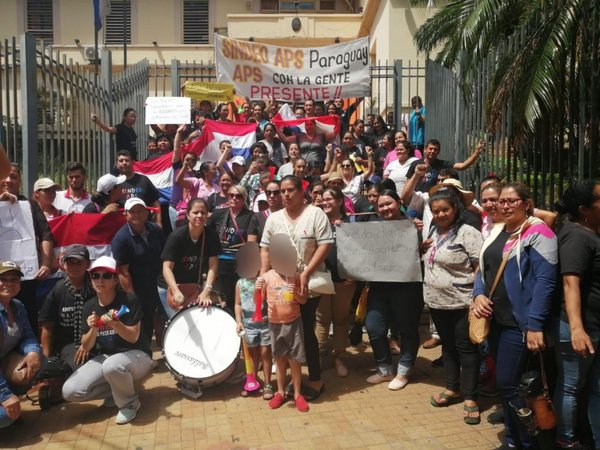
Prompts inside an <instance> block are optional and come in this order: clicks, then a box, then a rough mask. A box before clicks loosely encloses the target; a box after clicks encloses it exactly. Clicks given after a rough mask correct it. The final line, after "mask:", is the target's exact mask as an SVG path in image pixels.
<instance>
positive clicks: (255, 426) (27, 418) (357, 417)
mask: <svg viewBox="0 0 600 450" xmlns="http://www.w3.org/2000/svg"><path fill="white" fill-rule="evenodd" d="M423 333H425V328H423ZM422 337H423V338H426V336H425V335H423V336H422ZM365 339H366V336H365ZM440 352H441V350H440V348H439V347H438V348H436V349H433V350H424V349H422V348H421V349H420V350H419V356H418V360H417V364H416V368H415V371H414V372H413V375H412V377H411V382H410V383H409V384H408V386H407V387H406V388H405V389H403V390H401V391H397V392H393V391H390V390H388V389H387V383H382V384H380V385H376V386H371V385H368V384H367V383H366V381H365V379H366V378H367V377H368V376H369V375H370V374H371V373H372V372H370V371H369V369H370V368H371V367H372V365H373V359H372V354H371V350H370V348H369V347H366V348H363V349H361V350H355V349H350V354H349V356H348V358H347V361H348V367H349V369H350V374H349V375H348V377H346V378H339V377H337V376H336V374H335V370H334V369H333V365H332V361H331V360H330V359H326V360H325V361H324V363H323V379H324V381H325V386H326V389H325V392H324V394H323V395H322V396H321V398H320V399H318V400H317V402H315V403H311V405H310V411H309V412H308V413H300V412H297V411H296V409H295V407H294V406H293V402H291V403H287V404H285V405H284V406H283V407H282V408H280V409H279V410H275V411H273V410H270V409H269V408H268V406H267V404H266V402H265V401H264V400H262V398H252V397H251V398H241V397H240V396H239V391H240V385H239V384H221V385H219V386H217V387H214V388H211V389H206V390H205V391H204V395H203V396H202V397H201V398H200V399H199V400H190V399H187V398H184V397H182V395H181V394H180V393H179V391H178V390H177V389H176V388H175V381H174V380H173V378H172V377H171V375H170V373H169V372H168V370H167V369H166V368H165V366H164V364H161V365H160V367H159V369H157V370H156V371H154V372H152V374H151V375H150V376H149V377H148V378H147V379H146V380H144V382H143V388H142V389H141V401H142V408H141V409H140V412H139V413H138V416H137V418H136V419H135V420H134V421H133V422H132V423H130V424H127V425H121V426H119V425H116V424H115V423H114V418H115V414H116V409H114V408H113V409H106V408H102V407H100V403H101V402H100V401H96V402H87V403H80V404H61V405H58V406H54V407H53V408H52V409H50V410H48V411H40V410H39V408H38V407H35V406H32V405H31V403H30V402H29V401H27V400H23V402H22V405H23V409H24V413H23V418H24V421H23V422H22V423H21V424H20V425H18V426H16V427H11V428H9V429H6V430H1V431H0V448H36V449H42V448H43V449H70V448H74V449H86V448H89V449H106V450H112V449H143V450H146V449H192V448H198V449H219V450H220V449H249V448H268V449H288V448H289V449H311V448H318V449H335V448H361V449H385V448H394V449H396V448H398V449H467V448H472V449H493V448H496V447H498V446H499V445H500V438H501V436H502V427H501V426H499V425H496V426H492V425H489V424H488V423H487V421H486V420H485V418H486V417H487V415H488V414H489V413H490V412H491V411H493V410H494V408H495V407H494V406H493V403H494V401H493V399H492V400H489V399H481V400H482V402H481V403H482V409H483V410H484V411H483V413H482V422H481V424H480V425H476V426H469V425H466V424H465V423H464V422H463V416H462V405H460V404H458V405H453V406H450V407H447V408H434V407H432V406H431V405H430V404H429V397H430V395H431V394H433V393H435V392H437V391H439V390H440V388H441V387H442V386H443V369H436V368H432V367H431V361H432V360H433V359H435V358H437V357H438V356H439V355H440ZM158 356H159V353H158V352H155V358H157V357H158ZM239 367H240V370H242V368H243V364H240V365H239Z"/></svg>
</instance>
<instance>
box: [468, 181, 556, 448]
mask: <svg viewBox="0 0 600 450" xmlns="http://www.w3.org/2000/svg"><path fill="white" fill-rule="evenodd" d="M497 206H498V207H499V209H500V212H501V214H502V217H503V219H504V221H503V222H502V223H499V224H498V225H496V226H495V227H494V228H493V230H492V232H491V234H490V236H489V237H488V238H487V239H486V240H485V242H484V244H483V247H482V250H481V253H480V256H479V272H478V273H477V275H476V277H475V288H474V290H473V297H474V301H473V309H474V314H475V315H476V316H477V317H489V318H491V329H490V335H489V337H488V342H489V344H490V350H491V353H492V354H493V355H495V357H496V385H497V387H498V389H499V390H500V393H501V396H502V405H503V408H504V428H505V440H506V445H507V446H509V447H516V448H517V447H518V448H524V449H528V448H533V445H534V443H533V441H532V437H531V436H530V435H529V434H528V433H527V430H526V429H525V428H524V425H523V424H522V423H521V422H520V420H519V418H518V416H517V413H516V409H519V408H523V407H524V406H525V405H524V401H523V399H522V398H521V396H520V395H519V382H520V377H521V374H522V373H523V372H524V371H525V370H526V366H527V360H528V358H529V354H530V352H539V351H541V350H543V349H544V348H545V347H546V344H545V342H544V332H543V330H544V328H545V327H547V326H549V324H550V322H551V311H552V302H553V296H554V288H555V286H556V278H557V269H558V247H557V240H556V236H555V235H554V233H553V232H552V230H551V229H550V228H549V227H548V226H547V225H546V224H544V222H543V221H541V220H540V219H537V218H535V217H533V216H532V214H533V203H532V201H531V196H530V195H529V190H528V189H527V187H526V186H525V185H523V184H521V183H509V184H507V185H505V186H504V187H503V188H502V191H501V192H500V197H499V198H498V201H497ZM503 259H506V264H505V268H504V270H503V272H502V273H501V278H500V282H499V283H498V287H497V288H496V290H495V291H494V293H493V296H492V298H489V297H488V295H489V292H490V290H491V287H492V284H493V282H494V279H495V278H496V276H497V274H498V271H499V270H500V268H501V267H502V261H503Z"/></svg>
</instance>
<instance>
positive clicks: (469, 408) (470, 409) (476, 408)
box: [464, 405, 481, 425]
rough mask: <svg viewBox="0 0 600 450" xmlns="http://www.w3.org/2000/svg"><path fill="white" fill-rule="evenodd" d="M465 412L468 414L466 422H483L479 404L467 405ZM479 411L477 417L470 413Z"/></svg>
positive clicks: (476, 423)
mask: <svg viewBox="0 0 600 450" xmlns="http://www.w3.org/2000/svg"><path fill="white" fill-rule="evenodd" d="M464 410H465V413H466V414H467V415H466V416H465V417H464V420H465V423H466V424H467V425H479V424H480V423H481V414H480V413H479V406H477V405H475V406H467V405H465V408H464ZM472 413H477V417H471V416H469V414H472Z"/></svg>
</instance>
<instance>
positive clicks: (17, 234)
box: [0, 201, 39, 280]
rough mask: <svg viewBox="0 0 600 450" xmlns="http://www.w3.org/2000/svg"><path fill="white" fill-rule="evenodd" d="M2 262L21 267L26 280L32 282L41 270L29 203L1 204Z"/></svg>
mask: <svg viewBox="0 0 600 450" xmlns="http://www.w3.org/2000/svg"><path fill="white" fill-rule="evenodd" d="M0 260H2V261H13V262H16V263H17V264H18V265H19V266H21V272H23V275H24V277H23V279H24V280H32V279H33V278H35V275H36V274H37V272H38V270H39V265H38V255H37V248H36V245H35V233H34V231H33V217H32V216H31V206H30V204H29V202H28V201H19V202H16V203H14V204H13V203H10V202H0Z"/></svg>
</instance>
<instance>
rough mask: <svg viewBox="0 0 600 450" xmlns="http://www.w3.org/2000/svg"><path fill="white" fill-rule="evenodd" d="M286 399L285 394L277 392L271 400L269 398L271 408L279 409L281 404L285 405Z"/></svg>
mask: <svg viewBox="0 0 600 450" xmlns="http://www.w3.org/2000/svg"><path fill="white" fill-rule="evenodd" d="M284 401H285V399H284V398H283V395H281V394H280V393H279V392H276V393H275V395H274V396H273V398H272V399H271V400H269V408H271V409H277V408H279V407H280V406H281V405H283V402H284ZM304 403H306V402H304ZM307 406H308V405H307Z"/></svg>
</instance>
